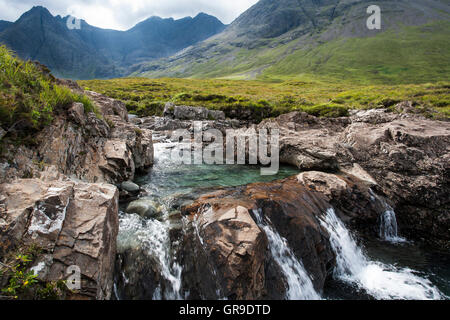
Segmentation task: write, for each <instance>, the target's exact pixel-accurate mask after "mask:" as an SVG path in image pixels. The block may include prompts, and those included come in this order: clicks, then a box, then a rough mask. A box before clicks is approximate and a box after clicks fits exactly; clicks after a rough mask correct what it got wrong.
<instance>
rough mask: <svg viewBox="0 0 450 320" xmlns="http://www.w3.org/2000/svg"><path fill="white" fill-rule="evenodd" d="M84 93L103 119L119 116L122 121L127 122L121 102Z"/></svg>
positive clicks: (126, 112)
mask: <svg viewBox="0 0 450 320" xmlns="http://www.w3.org/2000/svg"><path fill="white" fill-rule="evenodd" d="M84 93H85V94H86V95H87V96H88V97H90V98H91V99H92V100H93V101H94V103H95V104H96V105H97V107H98V108H99V109H100V112H101V114H102V115H104V116H105V117H106V116H119V118H120V119H121V120H122V121H125V122H128V110H127V108H126V106H125V103H123V102H122V101H119V100H115V99H111V98H109V97H107V96H104V95H102V94H99V93H97V92H93V91H85V92H84Z"/></svg>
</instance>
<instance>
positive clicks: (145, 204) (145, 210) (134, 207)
mask: <svg viewBox="0 0 450 320" xmlns="http://www.w3.org/2000/svg"><path fill="white" fill-rule="evenodd" d="M126 212H127V213H137V214H139V215H140V216H141V217H146V218H155V217H158V215H159V214H161V207H160V206H159V205H158V204H157V203H156V202H155V201H153V200H148V199H139V200H136V201H133V202H131V203H130V204H129V205H128V207H127V209H126Z"/></svg>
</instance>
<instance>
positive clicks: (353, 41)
mask: <svg viewBox="0 0 450 320" xmlns="http://www.w3.org/2000/svg"><path fill="white" fill-rule="evenodd" d="M373 4H375V5H378V6H379V7H380V8H381V21H382V24H381V30H369V29H368V28H367V27H366V22H367V20H368V18H369V17H370V14H367V8H368V7H369V6H370V5H373ZM449 34H450V2H449V1H448V0H378V1H374V0H277V1H272V0H261V1H259V2H258V3H256V4H255V5H254V6H252V7H251V8H250V9H248V10H247V11H246V12H244V13H243V14H242V15H241V16H240V17H238V18H237V19H236V20H235V21H234V22H233V23H232V24H231V25H230V26H229V27H228V28H227V29H226V30H225V31H224V32H222V33H221V34H218V35H216V36H213V37H211V38H209V39H207V40H205V41H203V42H201V43H199V44H197V45H194V46H193V47H191V48H188V49H186V50H184V51H183V52H181V53H177V54H176V55H174V56H171V57H169V58H165V59H161V60H158V61H153V62H150V63H148V64H145V65H142V66H141V67H140V69H138V70H137V71H136V72H135V73H134V74H133V75H136V76H146V77H196V78H208V77H215V78H235V79H254V78H258V79H271V80H280V79H286V78H305V77H306V78H307V77H309V76H311V75H313V76H315V77H317V76H319V77H325V78H328V77H333V78H338V79H352V80H357V81H362V82H380V83H393V82H426V81H436V80H448V79H449V75H450V65H449V64H448V61H450V37H449V36H448V35H449Z"/></svg>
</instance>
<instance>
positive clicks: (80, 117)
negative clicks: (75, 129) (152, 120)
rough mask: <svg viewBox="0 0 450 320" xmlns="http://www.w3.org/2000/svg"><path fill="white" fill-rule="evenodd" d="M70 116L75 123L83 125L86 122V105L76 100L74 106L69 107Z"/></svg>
mask: <svg viewBox="0 0 450 320" xmlns="http://www.w3.org/2000/svg"><path fill="white" fill-rule="evenodd" d="M69 117H70V119H71V120H73V121H74V122H75V123H78V124H79V125H81V126H84V125H85V124H86V116H85V114H84V105H83V104H82V103H79V102H74V103H73V104H72V107H71V108H70V109H69Z"/></svg>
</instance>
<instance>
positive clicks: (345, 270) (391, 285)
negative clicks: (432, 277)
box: [321, 208, 443, 300]
mask: <svg viewBox="0 0 450 320" xmlns="http://www.w3.org/2000/svg"><path fill="white" fill-rule="evenodd" d="M321 224H322V226H323V227H324V228H325V229H326V230H327V231H328V233H329V234H330V241H331V245H332V247H333V250H334V251H335V253H336V256H337V257H336V263H337V266H336V268H335V270H334V276H335V277H336V278H338V279H340V280H342V281H345V282H347V283H350V284H353V285H355V286H356V287H357V288H358V289H361V290H365V291H366V292H367V293H368V294H370V295H371V296H373V297H374V298H376V299H380V300H384V299H386V300H387V299H401V300H406V299H411V300H428V299H442V298H443V296H442V294H441V293H440V292H439V290H438V289H437V288H436V287H434V286H433V285H432V284H431V282H430V281H429V280H427V279H424V278H421V277H420V276H419V275H418V273H417V272H416V271H414V270H411V269H407V268H398V267H396V266H393V265H386V264H383V263H381V262H378V261H371V260H369V258H368V257H367V256H366V255H365V254H364V253H363V251H362V250H361V248H359V247H358V245H357V244H356V241H355V240H354V238H353V236H352V235H351V233H350V231H349V230H348V229H347V228H346V227H345V225H344V223H343V222H342V221H341V220H340V219H339V218H338V217H337V216H336V213H335V211H334V209H332V208H330V209H328V210H327V212H326V214H325V215H324V217H322V218H321Z"/></svg>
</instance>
